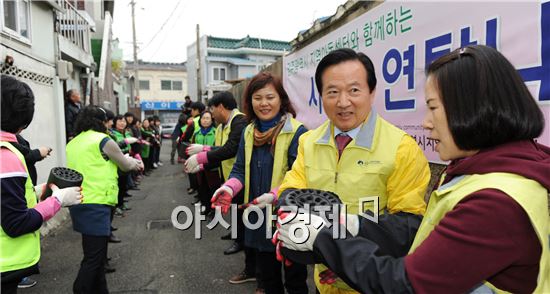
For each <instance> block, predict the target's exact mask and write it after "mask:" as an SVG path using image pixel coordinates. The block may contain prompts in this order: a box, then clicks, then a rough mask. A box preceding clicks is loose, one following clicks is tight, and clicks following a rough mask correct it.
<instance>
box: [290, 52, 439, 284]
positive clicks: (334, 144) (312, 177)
mask: <svg viewBox="0 0 550 294" xmlns="http://www.w3.org/2000/svg"><path fill="white" fill-rule="evenodd" d="M315 82H316V84H317V89H318V91H319V93H321V96H322V103H323V108H324V110H325V112H326V114H327V117H328V121H327V122H325V123H324V124H322V125H321V126H320V127H318V128H317V129H315V130H312V131H309V132H307V133H306V134H304V135H303V136H302V137H301V138H300V144H299V148H298V158H297V159H296V162H295V163H294V165H293V167H292V170H290V171H289V172H288V173H287V174H286V176H285V178H284V181H283V183H282V185H281V187H280V190H279V193H280V197H285V195H286V193H285V190H288V189H303V188H313V189H321V190H327V191H331V192H334V193H336V194H337V195H338V196H339V197H340V199H341V200H342V202H343V203H344V204H345V205H346V207H347V210H348V212H350V213H353V214H357V213H359V212H363V211H362V210H361V211H360V210H359V199H360V198H363V197H373V196H378V197H379V198H378V199H379V204H378V205H379V207H378V208H379V211H378V213H380V214H383V213H390V214H391V217H392V220H393V222H395V225H397V224H400V223H406V224H408V225H409V226H410V230H411V231H413V232H414V231H415V230H416V228H418V226H419V225H420V221H421V219H422V214H423V213H424V210H425V208H426V204H425V202H424V194H425V193H426V187H427V185H428V182H429V178H430V170H429V167H428V161H427V160H426V157H425V156H424V154H423V153H422V150H421V149H420V148H419V147H418V144H417V143H416V142H415V140H414V139H413V138H411V137H410V136H409V135H407V134H406V133H405V132H403V131H402V130H400V129H398V128H397V127H395V126H393V125H392V124H390V123H388V122H387V121H385V120H384V119H382V118H381V117H380V115H378V114H377V113H376V110H375V109H374V108H372V104H373V101H374V97H375V90H376V75H375V72H374V66H373V64H372V61H371V60H370V59H369V57H367V56H366V55H364V54H363V53H356V52H355V51H353V50H351V49H339V50H335V51H332V52H331V53H329V54H328V55H327V56H325V57H324V58H323V59H322V60H321V61H320V63H319V65H318V66H317V70H316V72H315ZM339 146H340V147H339ZM339 150H342V151H341V152H339ZM339 154H341V155H339ZM287 192H288V191H287ZM371 203H372V202H371ZM369 208H370V209H372V207H368V206H367V205H365V206H364V209H369ZM390 229H391V227H390ZM373 230H375V228H373ZM398 241H399V240H398ZM402 245H403V246H402V249H401V250H392V251H390V253H391V254H392V255H394V256H397V257H398V256H403V255H404V254H405V253H406V252H407V250H408V246H410V243H408V244H407V243H403V244H402ZM320 274H323V275H327V274H329V275H330V274H331V273H330V271H328V270H327V268H326V267H324V266H322V265H318V266H316V268H315V275H314V278H315V281H316V286H317V288H318V289H319V291H320V292H321V293H347V292H351V288H350V287H349V286H347V285H346V284H345V283H344V282H343V281H342V280H340V279H338V280H337V282H336V283H334V284H332V285H326V284H321V283H320V282H319V276H320ZM353 292H355V291H353Z"/></svg>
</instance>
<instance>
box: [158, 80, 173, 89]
mask: <svg viewBox="0 0 550 294" xmlns="http://www.w3.org/2000/svg"><path fill="white" fill-rule="evenodd" d="M160 89H161V90H168V91H169V90H172V81H167V80H162V81H160Z"/></svg>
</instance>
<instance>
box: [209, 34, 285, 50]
mask: <svg viewBox="0 0 550 294" xmlns="http://www.w3.org/2000/svg"><path fill="white" fill-rule="evenodd" d="M208 47H209V48H222V49H238V48H255V49H266V50H278V51H290V43H289V42H285V41H277V40H269V39H260V38H252V37H250V36H246V37H245V38H242V39H230V38H219V37H212V36H208Z"/></svg>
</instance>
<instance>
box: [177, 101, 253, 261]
mask: <svg viewBox="0 0 550 294" xmlns="http://www.w3.org/2000/svg"><path fill="white" fill-rule="evenodd" d="M208 107H209V108H210V112H212V116H213V117H214V120H215V121H216V123H217V124H218V128H217V129H216V142H215V146H214V147H210V146H203V145H200V144H193V145H192V146H190V147H189V148H187V150H186V152H187V154H189V155H191V157H189V159H187V161H186V162H185V169H186V171H187V172H189V173H196V172H198V171H200V170H203V169H204V168H203V166H204V165H206V164H208V165H221V172H222V175H221V177H222V181H223V182H225V181H227V179H228V178H229V173H231V169H233V164H234V163H235V157H236V156H237V151H238V149H239V142H240V141H241V135H242V133H243V130H244V128H245V127H246V125H247V124H248V122H247V121H246V117H245V116H244V114H243V113H241V112H240V111H239V109H237V101H236V100H235V97H233V94H231V92H220V93H217V94H215V95H214V96H213V97H212V98H211V99H210V100H208ZM243 197H244V196H243V193H242V192H241V193H239V194H238V195H236V196H235V197H234V198H233V203H237V204H241V203H243ZM237 227H238V233H237V240H236V241H235V242H234V243H233V244H231V246H229V247H228V248H227V249H226V250H225V251H224V254H226V255H228V254H234V253H237V252H239V251H241V250H243V239H242V238H243V234H244V224H243V223H242V210H239V211H238V215H237ZM229 238H230V237H229V235H227V236H223V237H222V239H224V240H225V239H229Z"/></svg>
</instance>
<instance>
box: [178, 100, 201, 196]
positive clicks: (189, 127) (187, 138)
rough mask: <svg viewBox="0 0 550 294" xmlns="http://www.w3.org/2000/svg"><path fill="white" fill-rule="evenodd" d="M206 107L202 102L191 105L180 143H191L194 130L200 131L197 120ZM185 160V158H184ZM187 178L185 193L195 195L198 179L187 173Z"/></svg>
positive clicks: (197, 188)
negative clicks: (189, 115)
mask: <svg viewBox="0 0 550 294" xmlns="http://www.w3.org/2000/svg"><path fill="white" fill-rule="evenodd" d="M205 108H206V107H205V106H204V104H202V102H198V101H195V102H193V103H191V117H189V119H187V124H186V125H185V126H183V127H182V135H181V139H180V141H181V142H187V143H189V142H191V138H192V137H193V134H194V133H195V130H198V129H200V125H199V119H200V114H201V113H202V112H203V111H204V109H205ZM185 158H187V156H186V157H185ZM187 176H188V177H189V188H188V189H187V193H189V194H195V193H197V191H198V190H199V184H198V178H197V176H196V175H195V174H193V173H188V174H187ZM199 201H200V200H199V197H198V196H195V199H194V201H193V204H195V203H197V202H199Z"/></svg>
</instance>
